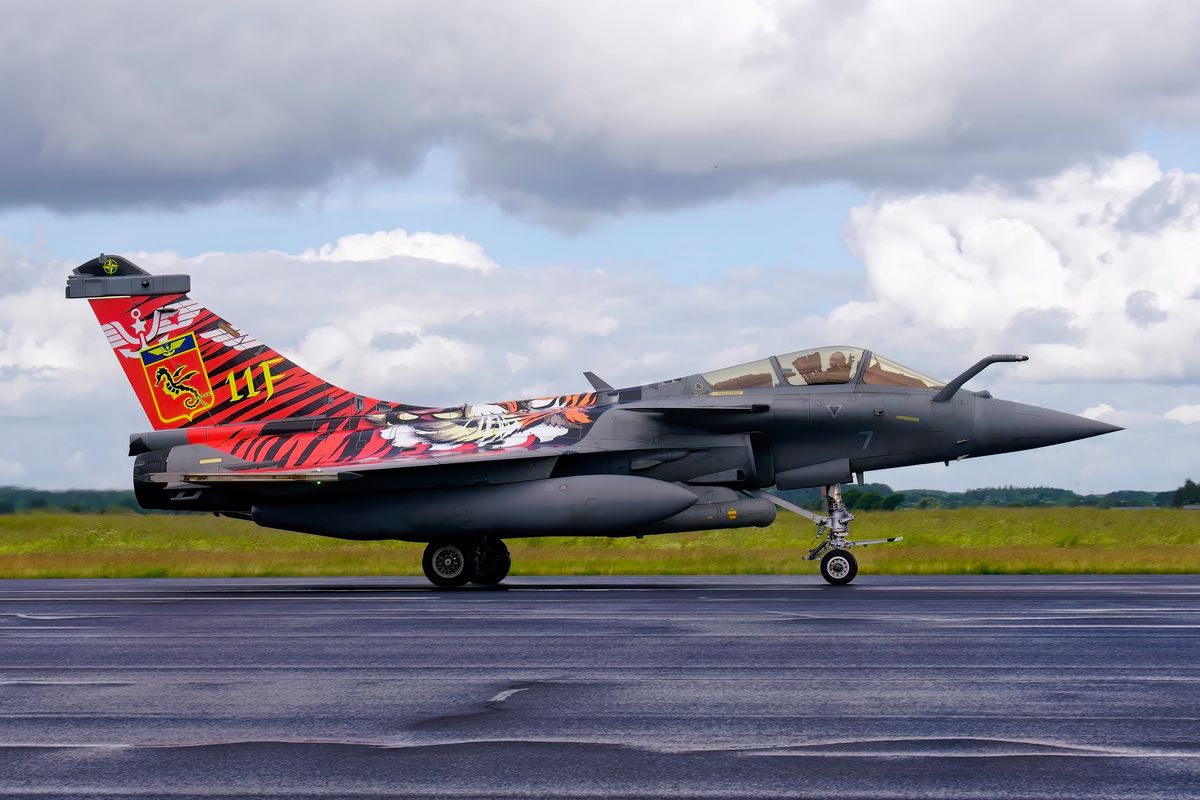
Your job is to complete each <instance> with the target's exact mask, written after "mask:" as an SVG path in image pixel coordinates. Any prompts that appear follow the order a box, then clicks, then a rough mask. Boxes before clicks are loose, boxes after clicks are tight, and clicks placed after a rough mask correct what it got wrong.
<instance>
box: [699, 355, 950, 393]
mask: <svg viewBox="0 0 1200 800" xmlns="http://www.w3.org/2000/svg"><path fill="white" fill-rule="evenodd" d="M864 359H865V360H866V361H867V365H866V368H865V369H864V368H863V361H864ZM860 372H861V373H862V382H863V383H864V384H867V385H871V386H898V387H905V388H912V389H940V388H941V387H942V386H944V385H945V384H944V383H943V382H942V381H939V380H937V379H935V378H930V377H928V376H926V375H922V374H921V373H919V372H917V371H915V370H911V369H909V368H908V367H903V366H901V365H899V364H897V363H896V362H895V361H892V360H890V359H886V358H883V357H882V356H878V355H875V354H874V353H872V352H871V351H870V350H863V349H862V348H860V347H818V348H815V349H810V350H797V351H795V352H793V353H785V354H783V355H778V356H772V357H770V358H763V359H759V360H758V361H751V362H749V363H748V364H739V365H737V366H735V367H725V368H724V369H718V370H713V371H712V372H705V373H704V374H703V375H701V376H700V377H702V378H703V379H704V380H705V381H706V382H707V383H708V384H709V386H710V387H711V391H713V392H729V391H741V390H743V389H771V388H774V387H777V386H781V385H784V383H786V384H789V385H791V386H829V385H837V384H846V383H854V382H855V381H857V380H858V379H859V373H860Z"/></svg>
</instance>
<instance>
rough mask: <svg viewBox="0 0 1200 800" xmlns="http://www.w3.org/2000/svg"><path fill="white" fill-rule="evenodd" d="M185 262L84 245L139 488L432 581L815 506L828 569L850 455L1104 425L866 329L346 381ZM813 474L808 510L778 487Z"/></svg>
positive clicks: (479, 576) (162, 504)
mask: <svg viewBox="0 0 1200 800" xmlns="http://www.w3.org/2000/svg"><path fill="white" fill-rule="evenodd" d="M190 289H191V280H190V278H189V277H188V276H187V275H151V274H149V273H147V272H146V271H145V270H143V269H141V268H139V267H137V266H135V265H134V264H132V263H130V262H129V261H128V260H126V259H124V258H121V257H120V256H108V255H101V256H100V257H98V258H95V259H92V260H91V261H88V262H86V263H84V264H82V265H80V266H79V267H77V268H76V269H75V270H74V271H73V272H72V274H71V275H70V276H69V277H68V278H67V287H66V295H67V297H69V298H86V299H87V300H88V301H89V303H90V304H91V307H92V310H93V311H94V312H95V315H96V318H97V320H98V321H99V322H100V325H101V327H102V329H103V331H104V334H105V336H107V337H108V343H109V345H110V346H111V347H112V349H113V353H114V354H115V355H116V358H117V361H118V363H120V365H121V368H122V369H124V371H125V375H126V377H127V378H128V379H129V383H130V385H131V386H132V387H133V391H134V394H136V395H137V398H138V400H139V401H140V402H141V404H142V408H143V409H144V410H145V412H146V415H147V416H148V417H149V419H150V424H151V426H152V427H153V428H154V430H153V431H149V432H146V433H135V434H133V435H131V436H130V440H129V455H130V456H135V457H136V460H135V461H134V466H133V486H134V491H135V493H136V496H137V500H138V503H140V504H141V506H142V507H143V508H146V509H167V510H171V511H206V512H213V513H216V514H218V515H221V516H226V517H233V518H236V519H243V520H252V521H254V522H255V523H257V524H258V525H262V526H264V527H268V528H278V529H281V530H287V531H298V532H301V533H310V534H317V535H320V536H332V537H338V538H344V539H397V540H403V541H412V542H423V543H426V545H427V546H426V548H425V552H424V556H423V558H422V566H423V568H424V571H425V575H426V576H427V577H428V578H429V580H430V581H431V582H432V583H434V584H435V585H437V586H462V585H464V584H467V583H475V584H480V585H490V584H496V583H499V582H500V581H502V580H503V579H504V578H505V576H506V575H507V574H508V571H509V566H510V558H509V552H508V548H507V547H506V546H505V545H504V539H506V538H515V537H531V536H562V535H571V536H646V535H650V534H659V533H676V532H682V531H705V530H716V529H723V528H744V527H750V526H759V527H762V526H766V525H770V524H771V523H772V522H773V521H774V519H775V515H776V509H777V508H782V509H785V510H787V511H791V512H794V513H797V514H800V515H803V516H804V517H806V518H808V519H810V520H811V521H812V522H814V523H815V524H816V526H817V537H818V539H817V544H816V546H815V547H813V549H812V550H811V551H810V552H809V553H808V558H809V559H810V560H814V561H815V560H817V559H820V568H821V574H822V576H823V577H824V578H825V580H827V581H829V582H830V583H833V584H844V583H849V582H850V581H851V580H853V579H854V577H855V575H856V574H857V571H858V566H857V562H856V560H855V558H854V556H853V555H852V554H851V552H850V551H851V549H852V548H854V547H861V546H864V545H872V544H882V543H884V542H888V541H895V539H894V538H893V539H874V540H871V539H867V540H855V539H852V538H850V523H851V521H852V520H853V519H854V516H853V514H851V513H850V512H849V511H848V510H847V508H846V505H845V503H844V502H843V498H842V490H841V485H842V484H843V483H846V482H849V481H851V480H852V479H853V478H854V477H855V476H857V477H858V480H859V481H860V482H861V481H862V474H863V472H864V471H865V470H875V469H884V468H890V467H903V466H909V465H913V464H927V463H934V462H939V461H944V462H946V463H949V462H950V461H954V460H958V459H963V458H968V457H972V458H973V457H976V456H983V455H991V454H995V453H1008V452H1012V451H1014V450H1027V449H1030V448H1034V447H1044V446H1046V445H1052V444H1058V443H1061V442H1069V441H1072V440H1075V439H1083V438H1085V437H1089V436H1097V435H1099V434H1102V433H1109V432H1111V431H1117V430H1120V428H1117V427H1116V426H1113V425H1107V424H1105V423H1103V422H1097V421H1095V420H1091V419H1086V418H1083V417H1077V416H1073V415H1071V414H1064V413H1061V412H1058V411H1051V410H1049V409H1046V408H1039V407H1037V406H1031V405H1023V404H1021V403H1014V402H1010V401H1007V400H999V399H996V398H993V397H992V396H991V394H989V393H988V392H986V391H981V392H973V391H969V390H966V389H964V388H962V387H963V384H964V383H966V382H967V381H968V380H969V379H971V378H973V377H974V376H975V375H976V374H978V373H979V372H980V371H981V370H983V369H984V368H985V367H987V366H988V365H989V364H992V363H995V362H1001V361H1024V360H1026V358H1025V356H1019V355H993V356H988V357H987V358H984V359H982V360H980V361H979V362H978V363H976V364H975V365H974V366H972V367H971V368H970V369H968V370H966V371H965V372H963V373H962V374H961V375H959V376H958V377H957V378H955V379H954V380H952V381H950V382H948V383H943V382H942V381H939V380H935V379H933V378H930V377H927V376H925V375H922V374H920V373H918V372H915V371H913V370H911V369H908V368H907V367H903V366H901V365H899V364H897V363H895V362H894V361H891V360H889V359H887V358H885V357H884V356H883V355H881V354H879V353H876V352H874V351H872V350H866V349H863V348H858V347H818V348H809V349H802V350H795V351H793V352H789V353H783V354H780V355H773V356H767V357H764V358H761V359H759V360H757V361H752V362H750V363H748V364H739V365H736V366H732V367H724V368H721V369H716V370H713V371H711V372H705V373H701V374H696V375H688V376H686V377H681V378H674V379H671V380H665V381H660V382H658V383H650V384H646V385H643V386H631V387H626V388H619V389H617V388H613V387H612V386H610V385H608V384H607V383H605V382H604V381H603V380H601V379H600V378H598V377H597V376H596V375H594V374H592V373H590V372H586V373H584V375H585V377H586V378H587V379H588V382H589V383H590V384H591V386H592V391H589V392H581V393H578V394H566V395H559V396H557V397H542V398H535V399H530V400H510V401H505V402H500V403H489V404H485V405H461V406H451V407H445V408H433V407H429V406H422V405H410V404H408V403H398V402H391V401H385V400H379V399H377V398H374V397H367V396H364V395H361V394H355V393H353V392H349V391H346V390H345V389H342V388H339V387H337V386H334V385H333V384H330V383H328V382H326V381H324V380H322V379H321V378H318V377H317V376H316V375H313V374H312V373H310V372H306V371H305V370H304V369H303V368H301V367H300V366H298V365H297V364H295V363H293V362H292V361H291V360H289V359H288V358H287V357H285V356H283V355H281V354H280V353H278V352H277V351H275V350H273V349H272V348H271V347H270V346H268V345H266V344H263V343H262V342H260V341H259V340H257V339H255V338H254V337H253V336H251V335H250V334H247V333H243V332H242V331H241V330H240V329H238V328H235V327H234V326H233V325H231V324H230V323H229V322H227V321H226V320H224V319H222V318H221V317H219V316H217V315H216V314H215V313H213V312H212V311H210V310H208V309H207V308H205V307H203V306H202V305H200V304H199V303H198V302H196V301H195V300H193V299H191V298H190V297H189V296H188V292H189V291H190ZM807 487H821V488H822V497H823V503H822V506H823V508H822V511H821V513H814V512H811V511H809V510H807V509H804V508H802V507H799V506H797V505H795V504H793V503H790V502H788V501H787V500H786V499H784V498H783V497H780V496H779V495H778V494H776V493H775V492H772V491H770V490H771V489H772V488H777V489H798V488H807Z"/></svg>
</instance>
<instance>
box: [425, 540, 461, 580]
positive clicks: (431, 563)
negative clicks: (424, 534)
mask: <svg viewBox="0 0 1200 800" xmlns="http://www.w3.org/2000/svg"><path fill="white" fill-rule="evenodd" d="M470 556H471V554H470V552H469V551H468V549H467V547H466V546H465V545H463V544H461V543H459V542H430V543H429V544H428V545H427V546H426V547H425V555H423V556H422V557H421V568H422V569H424V570H425V577H426V578H428V579H429V582H430V583H432V584H433V585H434V586H462V585H463V584H465V583H466V582H467V581H469V580H471V558H470Z"/></svg>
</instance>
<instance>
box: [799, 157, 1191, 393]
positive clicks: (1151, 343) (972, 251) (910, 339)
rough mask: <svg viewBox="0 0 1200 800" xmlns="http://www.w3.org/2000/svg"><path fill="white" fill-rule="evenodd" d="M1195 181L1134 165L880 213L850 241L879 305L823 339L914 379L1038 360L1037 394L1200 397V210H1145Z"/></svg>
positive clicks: (1027, 374) (1132, 161)
mask: <svg viewBox="0 0 1200 800" xmlns="http://www.w3.org/2000/svg"><path fill="white" fill-rule="evenodd" d="M1197 177H1198V176H1195V175H1187V174H1184V173H1181V172H1179V171H1171V172H1168V173H1165V174H1164V173H1163V172H1162V171H1161V169H1160V168H1159V167H1158V165H1157V164H1156V163H1155V162H1154V160H1153V159H1151V158H1150V157H1148V156H1145V155H1133V156H1128V157H1125V158H1121V159H1116V160H1113V161H1110V162H1106V163H1104V164H1102V165H1099V166H1094V167H1076V168H1072V169H1068V170H1066V171H1064V172H1062V173H1060V174H1058V175H1055V176H1051V177H1049V178H1046V179H1044V180H1040V181H1036V182H1033V183H1031V184H1030V185H1028V186H1027V187H1024V188H1023V189H1020V190H1017V189H1012V188H1007V187H1004V186H1000V185H997V184H993V183H979V184H976V185H973V186H971V187H968V188H965V189H960V190H953V191H942V192H926V193H920V194H913V195H903V196H881V197H878V198H876V199H874V200H873V201H872V202H871V203H870V204H868V205H866V206H864V207H861V208H858V209H855V210H854V211H853V212H852V215H851V223H850V227H849V231H848V238H849V242H850V244H851V246H852V247H853V248H854V250H855V251H856V252H857V253H858V254H859V255H860V256H861V257H862V259H863V261H864V262H865V264H866V268H867V278H868V283H869V286H870V290H871V294H872V297H870V298H865V299H860V300H855V301H852V302H850V303H848V304H845V305H843V306H841V307H839V308H838V309H836V310H834V311H833V312H832V313H831V314H830V315H828V317H827V318H823V319H821V320H819V324H821V325H823V326H824V327H825V328H826V329H828V330H832V331H833V332H834V335H835V337H836V338H838V339H844V340H850V341H863V342H880V343H882V342H889V344H888V347H894V348H895V349H896V351H897V353H898V355H902V356H904V357H905V358H912V359H914V360H915V361H917V362H919V363H936V362H937V361H944V356H943V355H942V354H944V353H945V352H947V351H948V350H952V351H957V352H962V353H966V354H971V355H984V354H987V353H989V352H1027V353H1028V354H1029V355H1030V356H1031V359H1032V360H1031V361H1030V363H1029V364H1027V365H1022V366H1021V367H1019V368H1016V374H1019V375H1020V376H1022V377H1024V378H1028V379H1033V380H1039V381H1080V380H1102V381H1163V382H1175V383H1181V382H1188V383H1196V382H1197V381H1200V346H1197V345H1198V344H1200V301H1198V300H1197V298H1196V296H1195V295H1194V294H1193V291H1192V288H1193V287H1194V286H1196V284H1197V282H1198V281H1200V255H1198V254H1200V203H1194V202H1190V201H1189V202H1179V203H1170V204H1166V205H1164V204H1162V203H1160V202H1159V201H1158V200H1157V199H1152V200H1147V197H1150V198H1161V197H1163V196H1181V194H1183V193H1186V192H1181V191H1177V188H1171V187H1180V186H1188V185H1191V184H1193V183H1195V182H1196V180H1197ZM1164 187H1166V188H1164ZM1148 204H1150V205H1154V207H1155V208H1156V211H1155V212H1154V214H1153V217H1154V223H1153V225H1148V224H1146V221H1145V219H1144V216H1145V210H1146V208H1147V205H1148ZM1168 209H1169V210H1168ZM1135 218H1136V219H1135ZM817 322H818V321H816V320H810V321H809V323H810V324H814V323H817ZM892 342H895V344H891V343H892ZM877 346H879V347H880V348H881V349H882V345H877ZM965 361H966V359H964V362H965ZM964 366H965V363H964ZM991 374H992V373H989V375H991Z"/></svg>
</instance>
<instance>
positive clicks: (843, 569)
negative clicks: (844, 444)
mask: <svg viewBox="0 0 1200 800" xmlns="http://www.w3.org/2000/svg"><path fill="white" fill-rule="evenodd" d="M746 493H747V494H750V495H753V496H755V497H761V498H762V499H764V500H766V501H768V502H771V503H774V504H775V505H777V506H779V507H780V508H782V509H784V510H786V511H791V512H792V513H793V514H799V515H800V516H802V517H804V518H805V519H807V520H811V521H812V522H815V523H816V524H817V538H819V539H821V541H820V542H818V543H817V546H816V547H814V548H813V549H812V550H809V551H808V555H806V556H805V557H804V558H805V559H806V560H808V561H815V560H816V559H818V558H821V557H822V556H825V558H824V559H822V561H821V575H822V577H824V578H825V580H827V581H829V582H830V583H849V582H850V581H852V580H854V576H855V575H856V574H857V573H858V565H857V563H856V562H855V559H854V556H852V555H850V553H849V552H848V551H849V550H850V548H851V547H868V546H870V545H873V544H888V543H889V542H899V541H901V540H903V539H904V537H903V536H891V537H889V538H887V539H848V538H846V537H847V536H849V535H850V523H851V521H852V520H853V519H854V515H853V514H851V513H850V510H849V509H847V508H846V502H845V500H844V499H843V498H842V485H841V484H840V483H834V484H829V485H828V486H823V487H821V501H822V504H823V505H824V508H825V513H824V514H816V513H814V512H812V511H809V510H808V509H807V508H801V507H800V506H798V505H796V504H795V503H791V502H789V501H787V500H784V499H783V498H782V497H779V496H778V495H776V494H773V493H772V492H764V491H762V490H761V489H747V490H746ZM826 565H830V568H827V566H826Z"/></svg>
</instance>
